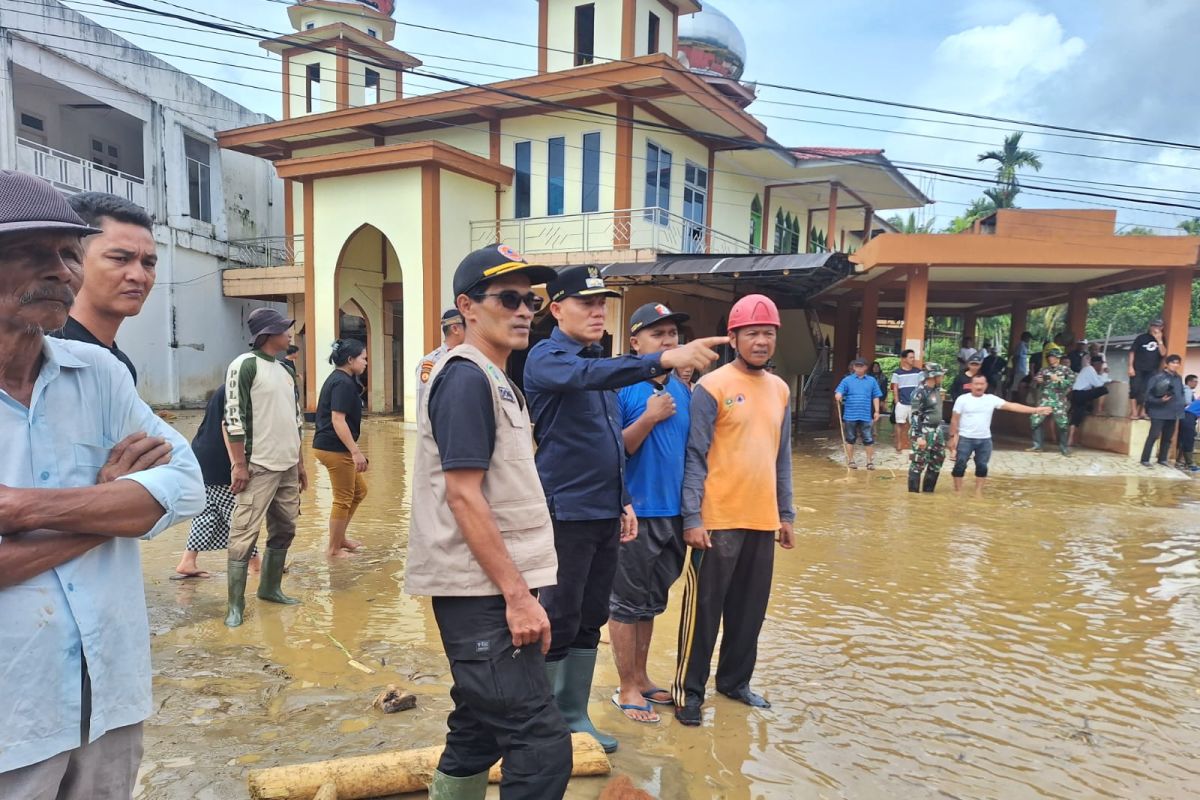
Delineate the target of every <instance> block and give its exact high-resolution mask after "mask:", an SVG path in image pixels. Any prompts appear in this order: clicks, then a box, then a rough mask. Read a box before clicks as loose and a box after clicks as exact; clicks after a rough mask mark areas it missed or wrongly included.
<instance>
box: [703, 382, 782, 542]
mask: <svg viewBox="0 0 1200 800" xmlns="http://www.w3.org/2000/svg"><path fill="white" fill-rule="evenodd" d="M706 395H707V396H706ZM789 396H790V391H789V390H788V385H787V384H786V383H784V382H783V380H782V379H781V378H779V377H778V376H776V375H773V374H771V373H769V372H765V371H764V372H758V373H753V374H747V373H746V372H744V371H742V370H740V369H738V368H737V367H736V366H734V365H733V364H726V365H725V366H723V367H721V368H720V369H718V370H715V371H714V372H711V373H709V374H708V375H705V376H704V377H703V378H701V379H700V383H699V384H698V385H697V387H696V394H695V395H693V398H692V420H693V428H692V431H693V434H692V435H693V438H694V439H695V440H698V441H689V443H688V449H689V454H688V455H689V464H688V466H689V467H692V465H693V463H694V462H693V459H694V458H697V457H698V455H697V452H694V451H692V447H693V445H694V444H695V445H698V446H700V447H702V446H703V439H704V438H705V437H704V433H705V432H706V431H707V430H711V432H712V435H711V444H710V445H709V447H708V453H707V458H706V459H705V461H706V462H707V466H708V474H707V476H706V477H705V478H704V497H703V501H702V503H701V505H700V516H701V518H702V520H703V524H704V527H705V528H706V529H708V530H710V531H713V530H733V529H746V530H756V531H776V530H779V524H780V501H781V500H783V501H784V503H785V504H786V507H787V509H789V511H788V512H786V516H788V517H790V516H791V514H790V508H791V461H790V459H791V448H790V434H791V432H790V431H784V429H783V428H784V425H785V424H787V420H788V411H789V408H788V400H789ZM714 404H715V418H714V408H713V407H714ZM706 411H707V413H705V412H706ZM697 412H699V415H700V416H699V418H697ZM706 418H707V419H706ZM697 425H698V426H699V430H698V429H697ZM708 426H711V428H710V427H708ZM785 444H786V445H788V446H787V447H783V445H785ZM781 447H782V448H783V450H786V452H782V451H781ZM781 459H782V460H785V461H786V462H787V464H786V466H785V467H784V468H781V467H780V461H781ZM689 471H692V470H689ZM693 475H695V472H693ZM697 477H698V476H697ZM781 481H782V482H783V483H784V484H785V487H784V488H783V489H780V488H779V484H780V482H781ZM684 484H685V489H684V517H685V519H684V523H685V524H687V522H688V520H687V515H688V511H689V510H690V509H689V506H690V505H692V504H690V503H688V490H687V484H688V481H687V479H686V477H685V480H684ZM693 485H694V483H693ZM781 491H782V492H785V495H784V497H782V498H781V497H780V492H781ZM693 498H694V494H693Z"/></svg>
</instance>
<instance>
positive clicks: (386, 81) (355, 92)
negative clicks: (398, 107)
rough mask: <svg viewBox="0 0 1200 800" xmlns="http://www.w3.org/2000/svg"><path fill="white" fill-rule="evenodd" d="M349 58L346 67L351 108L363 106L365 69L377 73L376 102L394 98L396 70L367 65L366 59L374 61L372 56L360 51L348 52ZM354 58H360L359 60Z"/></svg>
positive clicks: (365, 89) (365, 83) (365, 80)
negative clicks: (348, 76) (377, 89)
mask: <svg viewBox="0 0 1200 800" xmlns="http://www.w3.org/2000/svg"><path fill="white" fill-rule="evenodd" d="M350 56H351V57H350V59H349V62H348V64H347V67H348V68H349V70H350V98H349V99H350V106H351V107H352V108H354V107H358V106H365V105H366V104H367V102H366V92H367V70H369V69H370V70H374V71H375V72H378V73H379V99H378V100H377V101H376V102H378V103H386V102H388V101H389V100H395V99H396V70H394V69H388V68H384V67H382V66H379V67H372V66H368V65H367V64H366V63H364V62H367V61H374V60H375V58H374V57H373V56H367V55H364V54H362V53H355V52H354V51H351V52H350ZM355 59H362V60H361V61H359V60H355Z"/></svg>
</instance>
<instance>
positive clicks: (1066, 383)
mask: <svg viewBox="0 0 1200 800" xmlns="http://www.w3.org/2000/svg"><path fill="white" fill-rule="evenodd" d="M1037 377H1039V378H1041V379H1042V382H1041V390H1042V399H1041V403H1040V405H1043V406H1049V407H1050V414H1049V416H1050V417H1053V418H1054V424H1055V425H1056V426H1057V427H1058V440H1059V441H1058V448H1059V450H1061V451H1062V452H1063V453H1066V452H1067V430H1068V426H1069V425H1070V419H1069V417H1068V412H1069V411H1070V408H1071V403H1070V397H1071V387H1072V386H1073V385H1074V384H1075V373H1074V372H1073V371H1072V370H1071V368H1070V367H1068V366H1067V365H1066V364H1064V363H1062V362H1061V361H1060V362H1059V363H1058V364H1057V365H1055V366H1053V367H1046V368H1045V369H1043V370H1042V371H1041V372H1039V373H1038V374H1037ZM1045 421H1046V415H1043V414H1034V415H1033V416H1032V417H1030V419H1029V422H1030V424H1031V425H1032V426H1033V446H1034V448H1036V449H1039V450H1040V449H1041V447H1042V436H1043V428H1042V423H1044V422H1045Z"/></svg>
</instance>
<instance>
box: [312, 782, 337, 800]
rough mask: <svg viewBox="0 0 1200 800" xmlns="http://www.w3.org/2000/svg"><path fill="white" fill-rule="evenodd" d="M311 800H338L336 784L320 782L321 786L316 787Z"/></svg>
mask: <svg viewBox="0 0 1200 800" xmlns="http://www.w3.org/2000/svg"><path fill="white" fill-rule="evenodd" d="M313 800H338V793H337V784H336V783H323V784H321V788H320V789H317V793H316V794H315V795H313Z"/></svg>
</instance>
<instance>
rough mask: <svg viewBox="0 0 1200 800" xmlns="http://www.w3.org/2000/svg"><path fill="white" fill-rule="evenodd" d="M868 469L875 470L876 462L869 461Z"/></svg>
mask: <svg viewBox="0 0 1200 800" xmlns="http://www.w3.org/2000/svg"><path fill="white" fill-rule="evenodd" d="M867 469H870V470H873V469H875V462H874V461H868V462H867Z"/></svg>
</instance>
